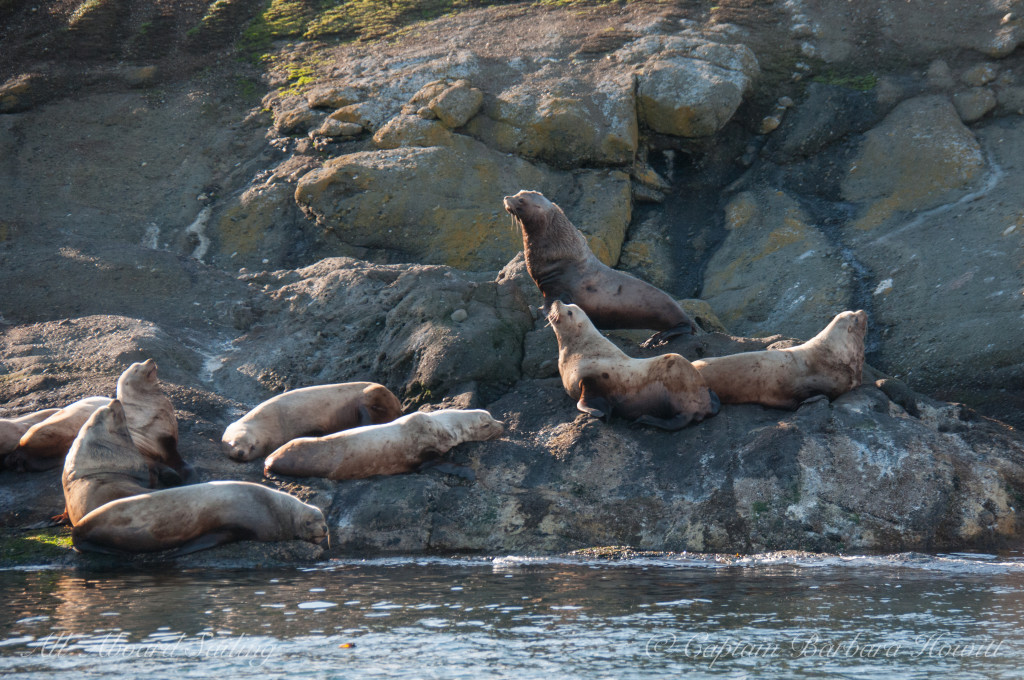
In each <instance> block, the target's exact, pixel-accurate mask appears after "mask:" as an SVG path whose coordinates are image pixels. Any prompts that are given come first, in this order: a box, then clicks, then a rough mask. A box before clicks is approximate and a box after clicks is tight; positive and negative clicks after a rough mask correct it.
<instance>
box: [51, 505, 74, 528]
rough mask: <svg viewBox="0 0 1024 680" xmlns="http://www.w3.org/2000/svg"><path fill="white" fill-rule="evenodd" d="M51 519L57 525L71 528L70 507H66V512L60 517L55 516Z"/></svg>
mask: <svg viewBox="0 0 1024 680" xmlns="http://www.w3.org/2000/svg"><path fill="white" fill-rule="evenodd" d="M50 519H51V520H53V521H54V522H56V523H57V524H67V525H68V526H71V517H70V516H69V515H68V506H67V505H65V506H64V512H62V513H60V514H59V515H54V516H53V517H51V518H50Z"/></svg>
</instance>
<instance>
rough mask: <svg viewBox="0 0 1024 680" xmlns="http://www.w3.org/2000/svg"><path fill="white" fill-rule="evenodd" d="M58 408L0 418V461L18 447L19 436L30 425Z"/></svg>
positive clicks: (40, 420) (45, 417)
mask: <svg viewBox="0 0 1024 680" xmlns="http://www.w3.org/2000/svg"><path fill="white" fill-rule="evenodd" d="M59 410H60V409H59V408H48V409H45V410H43V411H36V412H35V413H26V414H25V415H22V416H17V417H16V418H0V461H2V460H3V458H4V456H6V455H7V454H8V453H10V452H11V451H13V450H14V449H16V448H18V443H19V442H21V438H22V437H23V436H25V433H26V432H28V429H29V428H30V427H32V426H33V425H35V424H36V423H40V422H42V421H44V420H46V419H47V418H49V417H50V416H52V415H53V414H54V413H56V412H57V411H59Z"/></svg>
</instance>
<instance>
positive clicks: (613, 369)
mask: <svg viewBox="0 0 1024 680" xmlns="http://www.w3.org/2000/svg"><path fill="white" fill-rule="evenodd" d="M548 320H549V321H550V322H551V327H552V328H554V329H555V336H556V337H557V338H558V372H559V374H560V375H561V376H562V386H563V387H564V388H565V391H566V392H568V393H569V396H571V397H572V398H573V399H578V400H579V401H578V402H577V404H576V408H577V409H579V410H580V411H582V412H583V413H588V414H590V415H592V416H594V417H595V418H604V419H607V418H608V417H610V416H611V415H612V413H615V414H617V415H621V416H622V417H623V418H629V419H631V420H635V421H636V422H638V423H642V424H646V425H653V426H655V427H660V428H662V429H665V430H678V429H680V428H682V427H684V426H686V425H687V424H689V423H691V422H700V421H701V420H703V419H704V418H707V417H708V416H713V415H715V414H716V413H718V406H719V402H718V397H716V396H715V393H714V392H713V391H712V390H709V389H708V386H707V385H706V384H705V383H704V379H703V378H701V375H700V373H698V372H697V370H696V369H695V368H694V367H693V365H692V364H690V362H689V361H687V360H686V359H685V358H683V357H682V356H680V355H679V354H662V355H661V356H657V357H654V358H651V359H634V358H632V357H629V356H627V355H626V354H625V353H624V352H623V351H622V350H620V349H619V348H618V347H616V346H615V345H614V344H612V342H611V340H608V339H607V338H606V337H604V336H603V335H601V333H600V332H599V331H598V330H597V329H596V328H595V327H594V324H592V323H591V322H590V319H588V318H587V315H586V313H585V312H584V311H583V310H582V309H580V308H579V307H577V306H576V305H567V304H564V303H562V302H561V301H560V300H554V301H552V303H551V311H550V312H549V313H548Z"/></svg>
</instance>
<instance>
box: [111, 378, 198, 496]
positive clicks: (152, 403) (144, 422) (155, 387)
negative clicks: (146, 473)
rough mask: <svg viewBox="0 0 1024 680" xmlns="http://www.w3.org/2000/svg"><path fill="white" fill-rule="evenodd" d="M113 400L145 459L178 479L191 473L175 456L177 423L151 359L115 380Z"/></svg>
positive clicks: (177, 455) (176, 454) (184, 463)
mask: <svg viewBox="0 0 1024 680" xmlns="http://www.w3.org/2000/svg"><path fill="white" fill-rule="evenodd" d="M117 398H118V400H119V401H120V402H121V404H122V405H123V406H124V412H125V417H126V418H127V420H128V430H129V431H130V432H131V435H132V441H134V442H135V446H136V447H137V448H138V449H139V452H140V453H142V455H143V456H145V457H146V458H148V459H150V460H152V461H154V462H157V463H160V464H163V465H166V466H167V467H169V468H171V469H173V470H174V471H175V472H177V473H178V474H179V475H181V476H182V477H187V476H189V475H190V474H191V471H192V469H191V466H189V465H188V464H187V463H186V462H185V461H184V460H182V458H181V455H179V454H178V421H177V419H176V418H175V416H174V406H173V405H172V404H171V400H170V399H168V398H167V397H166V396H165V395H164V393H163V390H162V389H161V388H160V382H159V380H158V379H157V365H156V362H155V361H153V360H152V359H147V360H146V361H142V362H137V363H134V364H132V365H131V366H129V367H128V368H127V369H125V371H124V373H122V374H121V376H120V377H119V378H118V379H117Z"/></svg>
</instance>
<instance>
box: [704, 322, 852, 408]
mask: <svg viewBox="0 0 1024 680" xmlns="http://www.w3.org/2000/svg"><path fill="white" fill-rule="evenodd" d="M867 329H868V315H867V313H865V312H864V311H863V310H860V311H856V312H842V313H841V314H838V315H837V316H836V317H835V318H834V319H832V322H831V323H829V325H828V326H826V327H825V329H824V330H823V331H821V332H820V333H818V334H817V335H815V336H814V337H813V338H811V339H810V340H808V341H807V342H805V343H804V344H802V345H796V346H795V347H790V348H787V349H767V350H763V351H760V352H742V353H740V354H730V355H729V356H724V357H713V358H708V359H701V360H699V361H694V362H693V365H694V367H695V368H696V369H697V370H698V371H700V374H701V375H702V376H704V380H705V382H707V384H708V387H710V388H711V389H713V390H714V391H715V393H716V394H718V397H719V398H720V399H721V400H722V403H723V404H763V405H764V406H772V407H775V408H787V409H794V408H796V407H797V406H799V405H800V403H801V402H802V401H804V400H806V399H808V398H809V397H813V396H815V395H819V394H823V395H825V396H826V397H828V398H829V399H835V398H836V397H838V396H839V395H841V394H843V393H845V392H849V391H850V390H852V389H853V388H854V387H857V386H858V385H860V383H861V374H862V371H863V369H864V335H865V333H867Z"/></svg>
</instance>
